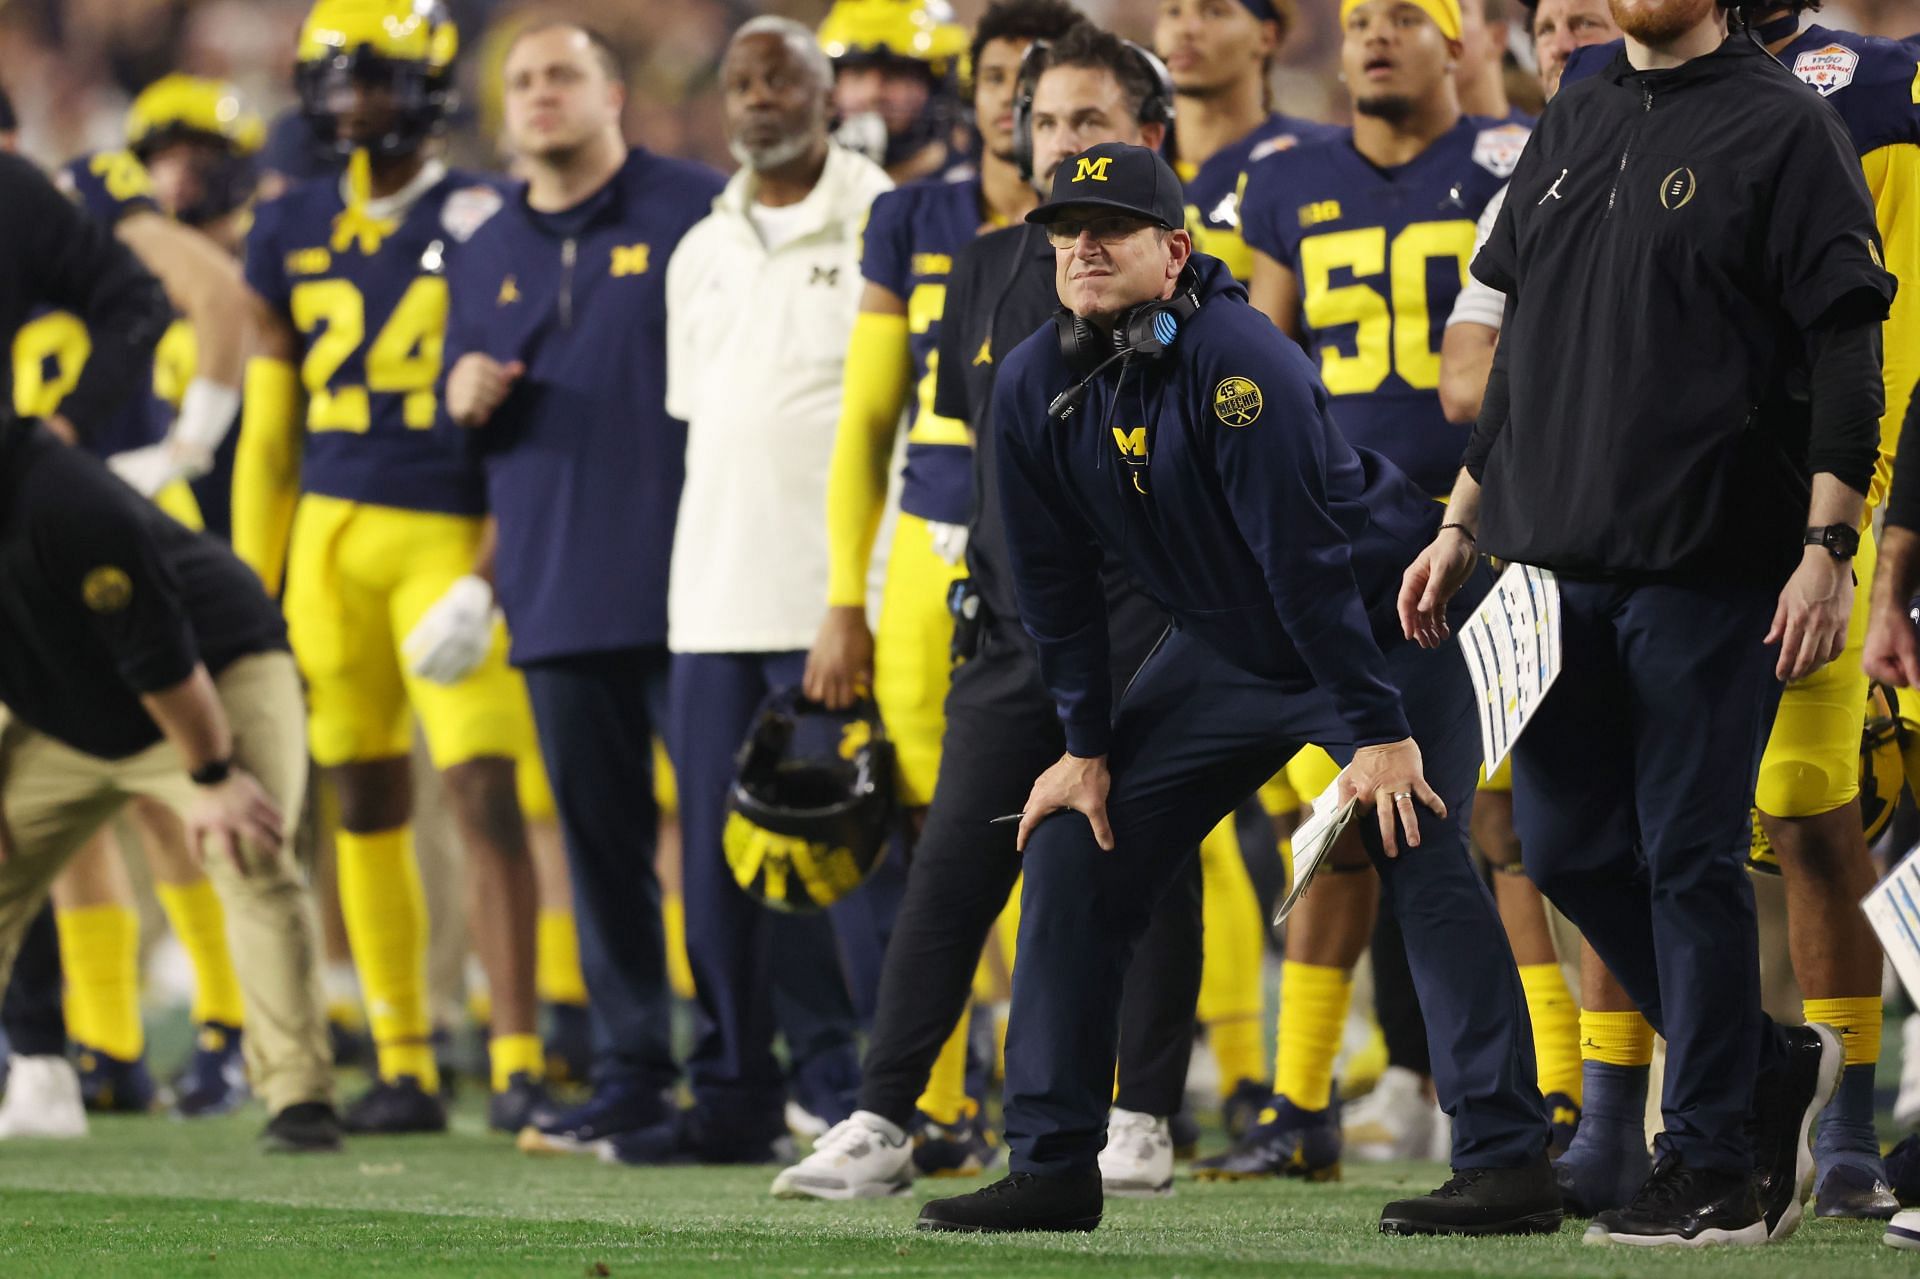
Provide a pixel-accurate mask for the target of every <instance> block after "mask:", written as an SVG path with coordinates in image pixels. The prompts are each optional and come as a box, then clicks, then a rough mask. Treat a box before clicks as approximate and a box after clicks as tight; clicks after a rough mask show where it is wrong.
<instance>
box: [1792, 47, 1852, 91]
mask: <svg viewBox="0 0 1920 1279" xmlns="http://www.w3.org/2000/svg"><path fill="white" fill-rule="evenodd" d="M1859 68H1860V55H1859V54H1857V53H1855V52H1854V51H1853V50H1852V49H1849V48H1847V46H1845V45H1844V44H1830V45H1827V46H1825V47H1824V48H1820V49H1809V50H1808V51H1807V52H1805V53H1803V54H1801V55H1800V56H1799V57H1797V58H1795V59H1794V60H1793V73H1794V74H1795V75H1797V76H1799V77H1800V78H1801V79H1802V80H1805V81H1806V82H1807V83H1808V84H1810V85H1812V86H1813V87H1814V88H1816V89H1818V90H1819V91H1820V96H1821V97H1823V98H1830V97H1832V96H1833V95H1834V94H1835V93H1836V92H1838V91H1839V90H1841V89H1844V88H1846V87H1847V86H1848V85H1850V84H1852V83H1853V73H1854V72H1855V71H1857V70H1859Z"/></svg>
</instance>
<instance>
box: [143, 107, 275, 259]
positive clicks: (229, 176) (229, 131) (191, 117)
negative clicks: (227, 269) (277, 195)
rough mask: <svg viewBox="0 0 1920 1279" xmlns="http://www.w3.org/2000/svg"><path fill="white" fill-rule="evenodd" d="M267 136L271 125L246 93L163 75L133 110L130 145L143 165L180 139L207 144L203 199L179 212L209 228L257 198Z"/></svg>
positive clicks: (177, 213) (194, 223)
mask: <svg viewBox="0 0 1920 1279" xmlns="http://www.w3.org/2000/svg"><path fill="white" fill-rule="evenodd" d="M266 139H267V126H266V123H265V122H264V121H263V120H261V118H260V116H259V114H258V113H257V112H255V111H254V110H252V109H251V108H250V107H248V106H247V104H246V102H245V101H244V100H242V98H241V97H240V91H239V90H238V89H236V88H234V87H233V86H232V85H230V84H227V83H225V82H223V81H220V80H210V79H208V78H207V77H205V76H191V75H177V74H176V75H169V76H163V77H161V78H160V79H158V80H155V81H154V82H153V83H152V84H150V85H148V86H147V87H146V88H144V89H142V90H141V91H140V96H139V97H137V98H135V99H134V100H133V105H132V106H131V107H129V108H128V110H127V149H128V150H130V151H132V152H133V154H134V155H135V156H136V157H138V158H139V160H140V163H142V164H147V163H149V162H151V161H152V159H153V157H154V156H155V155H157V154H158V153H159V152H161V151H163V150H165V149H166V148H168V147H170V146H173V145H175V144H177V143H182V142H187V143H196V144H199V145H201V146H202V147H204V148H205V153H206V155H207V157H208V159H207V161H206V163H205V164H204V165H203V166H202V167H201V169H200V171H199V178H200V192H201V193H200V199H199V200H198V201H196V202H195V203H194V204H193V205H192V206H191V207H187V208H182V209H178V210H176V211H175V216H177V217H178V218H179V219H180V220H181V221H182V222H185V223H186V224H188V225H189V226H204V225H205V224H206V223H208V222H212V221H214V220H215V219H217V218H221V217H224V216H226V215H227V214H229V213H231V212H233V211H234V210H235V209H237V208H239V207H240V206H241V205H243V204H245V203H246V202H247V201H248V200H249V199H251V198H252V196H253V192H254V188H255V186H256V185H257V184H258V182H259V170H258V164H257V160H258V157H259V154H260V148H261V147H262V146H263V145H264V144H265V143H266Z"/></svg>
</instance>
